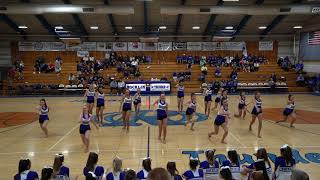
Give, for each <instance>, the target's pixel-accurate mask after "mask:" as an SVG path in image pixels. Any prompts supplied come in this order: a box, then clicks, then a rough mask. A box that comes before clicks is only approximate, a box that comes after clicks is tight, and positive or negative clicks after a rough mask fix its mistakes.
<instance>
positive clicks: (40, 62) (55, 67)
mask: <svg viewBox="0 0 320 180" xmlns="http://www.w3.org/2000/svg"><path fill="white" fill-rule="evenodd" d="M61 66H62V59H61V58H60V57H57V58H56V59H55V62H54V63H53V62H51V61H50V62H49V63H46V60H45V58H44V57H42V56H39V57H37V59H36V62H35V64H34V70H33V74H36V72H38V73H39V74H40V73H51V72H55V73H56V74H57V75H59V74H60V72H61V70H62V68H61Z"/></svg>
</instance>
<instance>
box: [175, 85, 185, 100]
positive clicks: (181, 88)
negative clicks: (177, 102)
mask: <svg viewBox="0 0 320 180" xmlns="http://www.w3.org/2000/svg"><path fill="white" fill-rule="evenodd" d="M177 91H178V98H182V97H184V86H178V88H177Z"/></svg>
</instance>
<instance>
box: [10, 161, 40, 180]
mask: <svg viewBox="0 0 320 180" xmlns="http://www.w3.org/2000/svg"><path fill="white" fill-rule="evenodd" d="M30 168H31V161H30V160H29V159H21V160H20V161H19V167H18V173H17V174H16V175H15V176H14V178H13V179H14V180H25V179H26V180H38V179H39V176H38V173H37V172H35V171H31V170H30Z"/></svg>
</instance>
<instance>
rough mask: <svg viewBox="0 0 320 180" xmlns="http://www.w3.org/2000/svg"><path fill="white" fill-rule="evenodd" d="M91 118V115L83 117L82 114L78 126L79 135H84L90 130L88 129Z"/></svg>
mask: <svg viewBox="0 0 320 180" xmlns="http://www.w3.org/2000/svg"><path fill="white" fill-rule="evenodd" d="M91 117H92V115H91V114H87V115H84V114H83V113H82V115H81V124H80V128H79V132H80V134H86V132H87V131H90V130H91V128H90V121H91Z"/></svg>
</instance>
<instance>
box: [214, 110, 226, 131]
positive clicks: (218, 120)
mask: <svg viewBox="0 0 320 180" xmlns="http://www.w3.org/2000/svg"><path fill="white" fill-rule="evenodd" d="M223 112H224V113H226V112H228V107H227V108H225V107H223ZM225 122H226V116H225V115H222V114H220V111H219V112H218V114H217V117H216V119H215V120H214V124H215V125H217V126H221V125H222V124H223V123H225Z"/></svg>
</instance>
